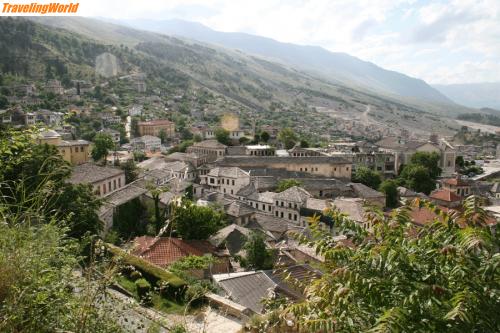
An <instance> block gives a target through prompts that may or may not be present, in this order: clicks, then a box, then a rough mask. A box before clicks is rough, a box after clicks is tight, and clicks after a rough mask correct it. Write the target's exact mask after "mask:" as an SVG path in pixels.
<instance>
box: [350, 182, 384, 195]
mask: <svg viewBox="0 0 500 333" xmlns="http://www.w3.org/2000/svg"><path fill="white" fill-rule="evenodd" d="M349 186H350V187H351V188H352V189H353V191H354V193H356V195H357V196H359V197H360V198H363V199H368V198H380V197H384V198H385V194H383V193H382V192H379V191H375V190H374V189H372V188H371V187H368V186H366V185H365V184H361V183H350V184H349Z"/></svg>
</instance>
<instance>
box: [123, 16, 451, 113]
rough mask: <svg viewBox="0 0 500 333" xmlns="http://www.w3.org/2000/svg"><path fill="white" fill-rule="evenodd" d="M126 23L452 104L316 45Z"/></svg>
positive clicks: (177, 23) (416, 83) (420, 85)
mask: <svg viewBox="0 0 500 333" xmlns="http://www.w3.org/2000/svg"><path fill="white" fill-rule="evenodd" d="M120 22H122V23H124V24H127V25H128V26H131V27H135V28H140V29H143V30H148V31H154V32H158V33H163V34H170V35H177V36H182V37H187V38H191V39H194V40H197V41H201V42H206V43H210V44H216V45H220V46H223V47H227V48H232V49H238V50H241V51H243V52H245V53H250V54H254V55H259V56H264V57H268V58H270V59H273V60H275V61H280V62H282V63H285V64H289V65H293V66H297V67H298V68H299V69H306V70H309V71H313V72H314V73H315V74H316V75H322V76H323V77H326V78H328V79H330V80H332V81H334V82H340V83H343V84H347V85H351V86H354V87H358V88H365V89H366V88H368V89H370V90H372V91H374V92H385V93H390V94H396V95H399V96H402V97H409V98H422V99H425V100H427V101H431V102H438V103H448V104H452V103H453V101H452V100H450V99H449V98H447V97H446V96H444V95H443V94H441V93H440V92H439V91H437V90H436V89H434V88H432V87H431V86H430V85H428V84H427V83H426V82H425V81H423V80H421V79H417V78H413V77H410V76H408V75H406V74H402V73H399V72H396V71H392V70H386V69H383V68H381V67H379V66H377V65H376V64H374V63H371V62H369V61H365V60H361V59H359V58H357V57H354V56H351V55H349V54H347V53H344V52H331V51H328V50H326V49H324V48H323V47H320V46H311V45H298V44H293V43H284V42H279V41H276V40H274V39H272V38H268V37H261V36H256V35H251V34H247V33H240V32H219V31H216V30H213V29H210V28H209V27H206V26H204V25H203V24H201V23H198V22H190V21H184V20H179V19H173V20H162V21H154V20H125V21H120Z"/></svg>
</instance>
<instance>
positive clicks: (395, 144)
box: [375, 137, 457, 176]
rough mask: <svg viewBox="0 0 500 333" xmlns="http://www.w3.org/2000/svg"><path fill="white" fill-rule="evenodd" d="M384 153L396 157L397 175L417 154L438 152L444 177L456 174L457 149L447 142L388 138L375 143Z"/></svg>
mask: <svg viewBox="0 0 500 333" xmlns="http://www.w3.org/2000/svg"><path fill="white" fill-rule="evenodd" d="M375 144H376V145H377V146H378V147H379V149H380V150H381V151H383V152H388V153H393V154H394V156H395V161H394V163H395V173H396V174H398V173H399V171H400V168H401V165H403V164H409V163H410V160H411V157H412V156H413V155H414V154H415V153H416V152H429V153H432V152H436V153H438V154H439V155H440V156H441V159H440V162H439V167H440V168H441V169H442V175H443V176H451V175H452V174H453V173H454V172H455V158H456V155H457V154H456V149H455V148H454V147H453V146H452V145H451V144H449V143H448V142H447V141H446V140H440V142H439V143H433V142H430V141H415V140H413V141H412V140H406V139H404V138H400V137H386V138H383V139H382V140H380V141H378V142H376V143H375Z"/></svg>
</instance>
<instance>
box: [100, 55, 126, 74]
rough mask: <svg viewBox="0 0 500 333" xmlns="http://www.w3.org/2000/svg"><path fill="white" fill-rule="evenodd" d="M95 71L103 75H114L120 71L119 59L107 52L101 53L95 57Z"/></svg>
mask: <svg viewBox="0 0 500 333" xmlns="http://www.w3.org/2000/svg"><path fill="white" fill-rule="evenodd" d="M95 71H96V74H98V75H101V76H104V77H112V76H116V75H118V74H119V73H120V61H119V60H118V58H117V57H115V56H114V55H113V54H111V53H109V52H104V53H101V54H100V55H98V56H97V57H96V59H95Z"/></svg>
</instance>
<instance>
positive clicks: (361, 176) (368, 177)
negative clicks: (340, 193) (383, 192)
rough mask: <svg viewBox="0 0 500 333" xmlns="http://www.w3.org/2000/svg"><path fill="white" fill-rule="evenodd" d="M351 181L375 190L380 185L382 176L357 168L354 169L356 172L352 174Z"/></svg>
mask: <svg viewBox="0 0 500 333" xmlns="http://www.w3.org/2000/svg"><path fill="white" fill-rule="evenodd" d="M352 181H353V182H355V183H361V184H364V185H366V186H368V187H371V188H372V189H374V190H377V189H378V188H379V186H380V183H382V176H380V173H378V172H376V171H374V170H372V169H370V168H367V167H359V168H356V171H355V172H354V173H353V174H352Z"/></svg>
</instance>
